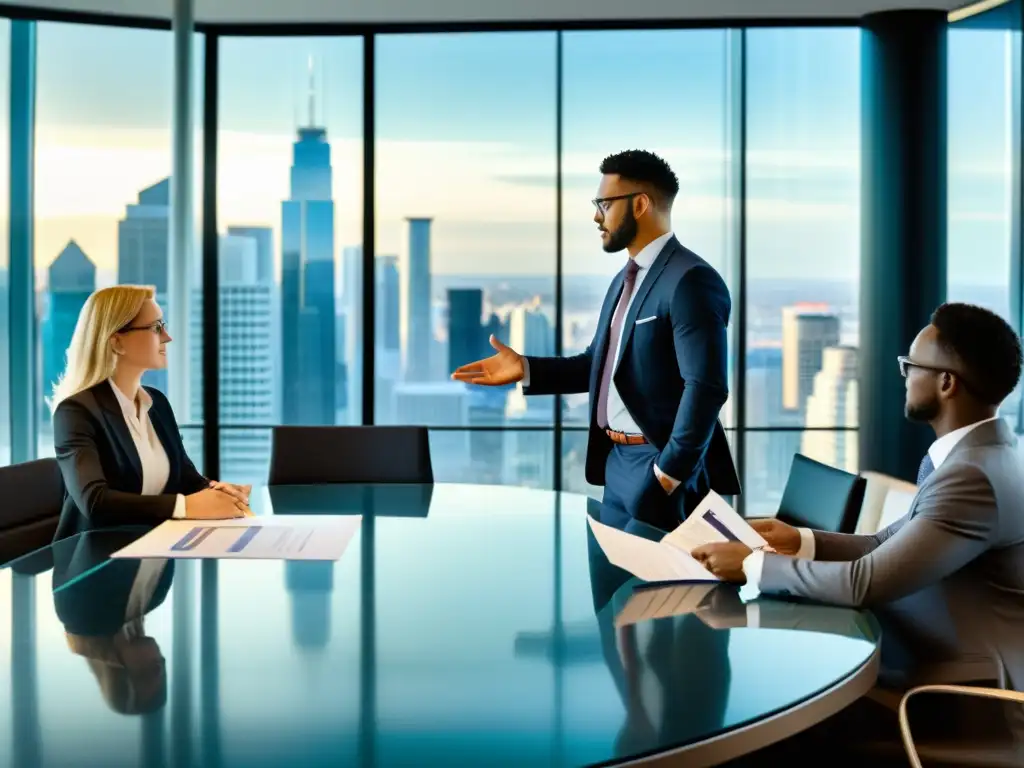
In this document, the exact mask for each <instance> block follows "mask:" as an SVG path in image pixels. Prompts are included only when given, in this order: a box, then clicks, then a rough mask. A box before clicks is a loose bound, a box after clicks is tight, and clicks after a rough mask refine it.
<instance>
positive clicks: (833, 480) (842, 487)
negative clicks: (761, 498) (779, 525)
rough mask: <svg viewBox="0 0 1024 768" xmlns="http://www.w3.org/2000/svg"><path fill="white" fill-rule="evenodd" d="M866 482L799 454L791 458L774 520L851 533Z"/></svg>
mask: <svg viewBox="0 0 1024 768" xmlns="http://www.w3.org/2000/svg"><path fill="white" fill-rule="evenodd" d="M866 485H867V481H865V480H864V478H863V477H860V476H858V475H851V474H850V473H849V472H844V471H843V470H841V469H836V468H835V467H830V466H829V465H828V464H822V463H821V462H818V461H815V460H814V459H809V458H807V457H806V456H804V455H802V454H799V453H798V454H796V455H795V456H794V457H793V466H792V467H790V470H789V479H788V480H786V490H785V491H783V493H782V502H781V503H780V504H779V511H778V514H777V515H776V517H777V518H778V519H779V520H781V521H782V522H784V523H789V524H790V525H796V526H801V527H804V528H814V529H815V530H818V531H828V532H830V533H853V532H854V530H855V529H856V527H857V518H858V517H859V516H860V507H861V504H862V503H863V502H864V488H865V486H866Z"/></svg>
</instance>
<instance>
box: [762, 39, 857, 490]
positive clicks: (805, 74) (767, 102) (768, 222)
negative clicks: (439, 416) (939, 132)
mask: <svg viewBox="0 0 1024 768" xmlns="http://www.w3.org/2000/svg"><path fill="white" fill-rule="evenodd" d="M747 94H748V96H747V157H746V169H747V275H748V284H747V297H748V298H747V313H748V314H747V320H748V323H747V328H746V334H747V382H746V385H747V413H746V417H747V419H746V421H747V425H748V426H751V427H765V426H773V427H794V428H800V427H803V426H813V427H834V426H856V424H857V410H856V409H857V397H856V386H857V383H856V382H857V340H858V331H857V315H858V307H857V302H858V290H859V280H860V186H859V185H860V181H859V180H860V31H859V30H857V29H751V30H749V31H748V32H747ZM777 440H782V438H777ZM780 444H781V443H780ZM793 445H794V449H797V448H798V445H800V441H797V443H794V444H793ZM815 450H816V451H818V450H819V449H815ZM820 451H823V452H818V453H816V454H815V455H814V458H816V459H819V460H820V461H823V462H825V463H828V464H839V463H840V457H838V456H837V455H834V454H831V453H829V452H828V450H826V449H824V448H821V449H820ZM748 453H749V452H748ZM745 490H746V494H745V495H746V497H747V499H748V500H749V501H750V503H755V500H756V499H757V494H756V493H754V492H751V489H750V488H747V489H745Z"/></svg>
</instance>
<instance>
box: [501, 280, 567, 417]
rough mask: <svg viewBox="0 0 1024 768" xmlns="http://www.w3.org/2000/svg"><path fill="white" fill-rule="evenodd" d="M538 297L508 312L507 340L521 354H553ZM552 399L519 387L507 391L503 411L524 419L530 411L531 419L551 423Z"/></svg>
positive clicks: (550, 334)
mask: <svg viewBox="0 0 1024 768" xmlns="http://www.w3.org/2000/svg"><path fill="white" fill-rule="evenodd" d="M540 303H541V302H540V297H539V296H538V297H536V298H535V299H534V300H533V302H532V303H530V304H522V305H520V306H518V307H515V308H514V309H513V310H512V311H511V312H509V315H508V321H507V323H506V327H507V328H508V340H507V342H506V343H507V344H508V345H509V346H510V347H512V349H514V350H516V351H517V352H519V353H520V354H521V355H532V356H535V357H551V356H553V355H554V354H555V334H554V329H553V328H552V325H551V321H550V320H549V319H548V316H547V315H546V314H544V312H543V311H542V310H541V308H540ZM553 404H554V400H553V399H552V398H550V397H536V396H534V397H526V396H525V395H524V394H523V390H522V388H521V387H516V388H514V389H513V390H511V392H510V393H509V398H508V404H507V406H506V411H505V412H506V414H507V415H508V416H509V417H510V418H517V419H520V420H524V419H527V420H528V417H527V416H526V412H527V411H530V412H531V417H529V418H532V419H533V420H534V421H538V420H539V421H543V420H547V423H548V424H550V423H551V419H552V417H553Z"/></svg>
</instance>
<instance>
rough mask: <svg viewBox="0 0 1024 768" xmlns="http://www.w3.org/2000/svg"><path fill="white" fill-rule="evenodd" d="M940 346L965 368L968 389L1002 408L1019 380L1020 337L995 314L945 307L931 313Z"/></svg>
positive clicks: (971, 307) (979, 309)
mask: <svg viewBox="0 0 1024 768" xmlns="http://www.w3.org/2000/svg"><path fill="white" fill-rule="evenodd" d="M932 325H933V326H935V328H936V329H937V330H938V332H939V344H940V345H941V346H942V347H943V349H945V350H946V351H947V352H949V353H951V354H952V355H954V356H955V357H956V358H957V359H958V360H959V361H960V362H961V363H962V364H963V366H964V370H963V371H962V373H963V374H964V376H965V377H967V388H968V390H969V391H970V392H972V393H973V394H974V395H975V397H977V398H978V399H979V400H982V401H983V402H985V403H986V404H988V405H999V403H1001V402H1003V400H1005V399H1006V398H1007V396H1008V395H1009V394H1010V393H1011V392H1013V390H1014V389H1015V388H1016V386H1017V381H1018V380H1019V379H1020V371H1021V345H1020V337H1018V336H1017V334H1016V333H1014V330H1013V328H1011V327H1010V325H1009V323H1007V322H1006V321H1005V320H1003V318H1001V317H1000V316H999V315H997V314H996V313H995V312H990V311H989V310H987V309H984V308H983V307H977V306H974V305H973V304H956V303H949V304H943V305H942V306H940V307H939V308H938V309H936V310H935V312H934V313H932Z"/></svg>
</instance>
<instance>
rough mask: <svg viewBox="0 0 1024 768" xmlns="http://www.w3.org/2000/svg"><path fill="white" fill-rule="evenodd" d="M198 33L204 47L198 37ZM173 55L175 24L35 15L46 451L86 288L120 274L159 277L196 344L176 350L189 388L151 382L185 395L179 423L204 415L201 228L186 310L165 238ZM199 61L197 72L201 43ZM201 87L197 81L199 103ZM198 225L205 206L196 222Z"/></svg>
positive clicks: (175, 317)
mask: <svg viewBox="0 0 1024 768" xmlns="http://www.w3.org/2000/svg"><path fill="white" fill-rule="evenodd" d="M196 40H197V43H196V46H197V49H201V43H200V42H198V41H199V40H201V38H199V37H197V38H196ZM98 50H101V51H103V55H102V56H97V55H96V53H95V52H96V51H98ZM128 62H130V66H126V63H128ZM172 62H173V58H172V38H171V33H170V32H167V31H160V30H145V29H127V28H115V27H103V26H96V25H82V24H59V23H49V22H40V23H39V25H38V70H37V77H38V81H37V94H36V109H37V112H36V135H35V140H36V150H35V152H36V154H35V222H34V224H35V227H34V247H35V257H34V262H35V268H36V286H37V301H36V306H37V324H38V334H37V338H38V344H39V346H38V348H37V356H38V360H39V370H40V371H41V376H40V379H39V381H40V389H39V392H38V393H37V398H36V408H37V411H38V418H39V423H40V433H39V444H38V454H39V455H40V456H50V455H53V436H52V430H51V427H50V411H49V407H48V405H47V400H48V398H49V397H50V395H51V394H52V392H53V386H54V384H55V383H56V381H57V379H58V378H59V376H60V375H61V373H62V372H63V370H64V364H65V359H66V357H65V356H66V351H67V347H68V345H69V343H70V341H71V335H72V333H73V332H74V328H75V323H76V322H77V319H78V314H79V312H80V310H81V308H82V306H83V305H84V304H85V301H86V299H87V298H88V296H89V294H90V293H92V292H93V291H94V290H96V289H97V288H102V287H106V286H110V285H115V284H117V283H134V284H143V285H152V286H155V288H156V293H157V301H158V303H159V304H160V305H161V307H162V308H163V311H164V317H165V319H166V321H167V323H168V326H169V332H170V334H171V336H172V337H176V339H177V343H178V344H180V345H184V344H188V346H189V350H188V352H189V354H188V355H187V356H186V357H185V358H180V359H178V361H177V364H181V365H185V366H187V368H188V370H187V374H186V377H185V381H186V386H187V390H188V391H187V392H178V393H175V392H173V391H172V387H171V385H170V382H171V381H173V380H174V377H173V376H170V375H169V372H168V371H167V370H161V371H150V372H148V373H146V375H145V376H144V377H143V380H142V381H143V384H145V385H148V386H152V387H156V388H157V389H160V390H162V391H164V392H166V393H167V394H168V395H169V396H170V397H171V398H172V401H178V402H181V403H184V408H183V409H184V411H185V412H184V413H180V412H179V413H177V414H176V416H177V417H178V420H179V422H181V423H182V424H186V423H189V422H194V421H196V420H197V416H198V417H200V418H201V415H200V414H196V413H194V410H195V408H194V407H190V406H193V405H194V404H195V403H196V402H201V400H202V388H203V381H202V366H201V362H200V361H201V357H200V356H199V355H200V352H201V350H200V348H199V347H198V342H199V339H198V338H197V336H196V335H195V332H196V331H197V330H198V328H199V318H200V317H201V313H202V285H201V273H200V271H199V269H198V260H199V250H198V237H197V238H196V241H195V243H194V244H193V246H192V252H191V256H192V259H193V263H192V264H191V265H188V268H189V270H190V273H191V275H192V277H191V285H190V290H189V297H190V298H189V302H190V303H189V306H188V307H187V308H186V309H185V311H184V313H183V312H182V311H180V310H179V309H178V308H176V307H174V306H173V304H172V303H171V302H170V295H169V288H170V271H171V269H172V266H171V265H172V263H173V262H172V259H173V258H176V257H175V256H174V255H173V254H172V253H171V252H170V250H169V239H170V204H171V179H170V171H171V141H172V139H171V99H170V98H169V94H170V93H171V88H172V81H173V72H172ZM197 67H198V68H199V70H200V72H201V67H202V56H201V55H200V56H198V61H197ZM197 79H198V78H197ZM201 94H202V92H201V89H199V91H198V94H197V97H196V101H197V102H198V103H201V100H202V95H201ZM193 140H194V141H195V144H196V146H197V147H201V146H202V142H201V140H200V139H198V138H194V139H193ZM197 163H201V158H198V159H197ZM199 168H201V164H200V165H198V167H197V170H196V171H195V172H194V173H195V179H194V181H195V185H196V187H197V188H198V186H199V177H200V174H201V171H200V170H199ZM195 205H196V207H197V208H198V207H199V203H198V201H197V202H196V204H195ZM199 226H200V225H199V221H198V217H197V220H196V231H197V232H198V231H199ZM177 258H180V256H179V257H177ZM183 314H184V315H187V316H183ZM174 359H175V358H174V357H172V358H171V360H172V361H173V360H174Z"/></svg>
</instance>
